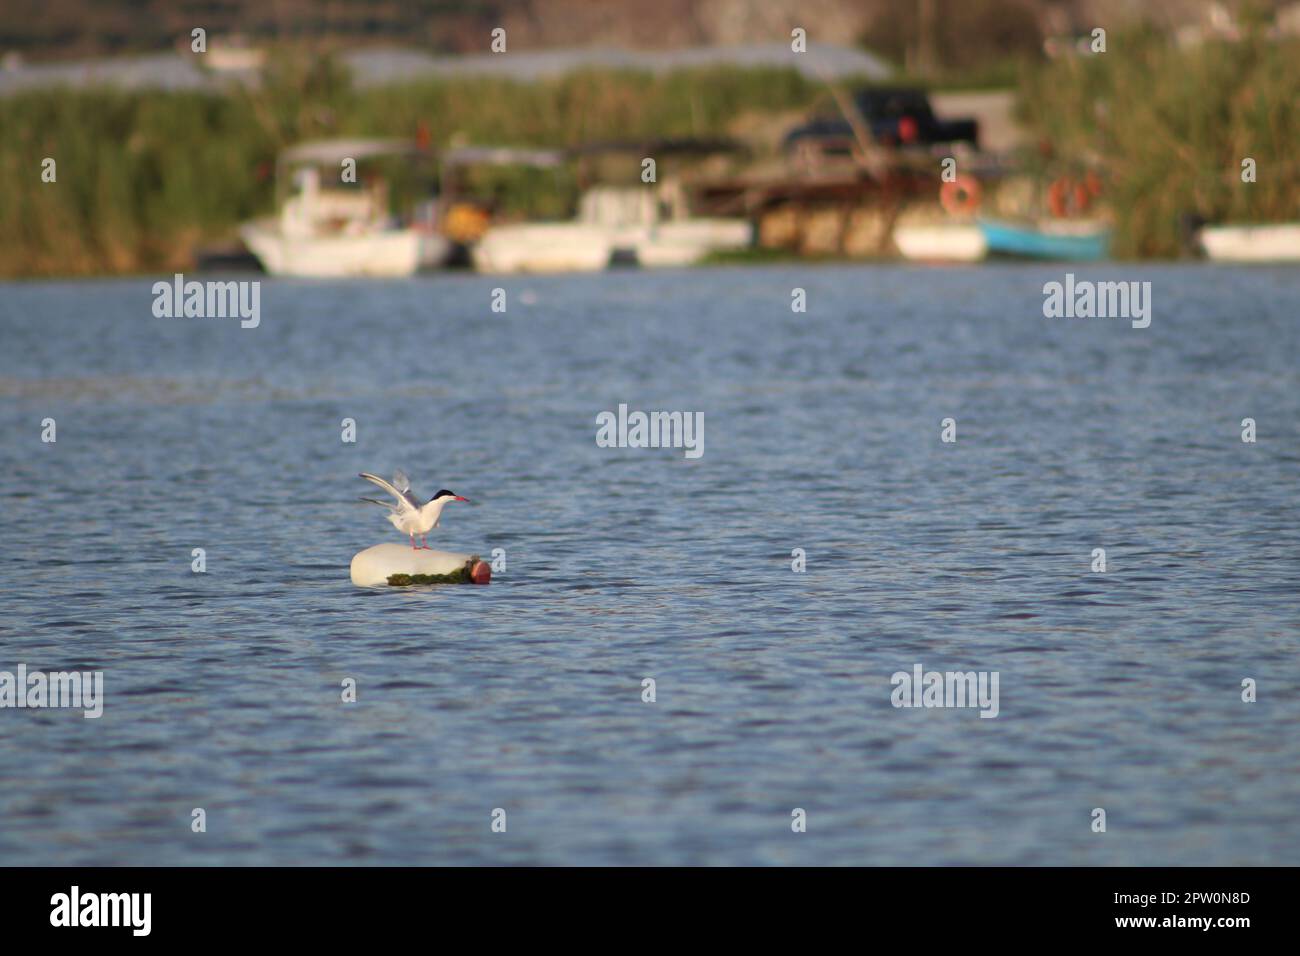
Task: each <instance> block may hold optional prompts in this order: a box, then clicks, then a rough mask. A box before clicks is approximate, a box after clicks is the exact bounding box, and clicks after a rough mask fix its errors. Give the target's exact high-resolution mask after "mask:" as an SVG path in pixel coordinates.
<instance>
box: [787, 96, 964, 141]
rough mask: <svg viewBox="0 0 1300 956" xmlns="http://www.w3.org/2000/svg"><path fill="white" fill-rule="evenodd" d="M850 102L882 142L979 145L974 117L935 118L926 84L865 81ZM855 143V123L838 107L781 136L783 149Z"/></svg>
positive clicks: (877, 139)
mask: <svg viewBox="0 0 1300 956" xmlns="http://www.w3.org/2000/svg"><path fill="white" fill-rule="evenodd" d="M853 102H854V104H855V105H856V106H857V108H858V112H859V113H860V114H861V115H862V119H863V121H864V122H865V123H866V126H867V129H868V130H870V132H871V137H872V139H873V140H875V142H876V143H877V144H879V145H881V146H889V147H896V148H928V147H930V146H943V145H948V144H951V143H969V144H970V146H971V148H977V147H978V141H979V123H977V122H976V121H975V120H973V119H953V120H941V119H939V118H938V117H936V116H935V115H934V111H933V110H932V109H930V99H929V97H928V96H926V94H925V91H924V90H918V89H909V88H903V87H869V88H867V89H862V90H858V91H857V92H856V93H855V94H854V95H853ZM853 144H854V137H853V128H852V127H851V126H850V125H849V122H848V120H846V119H845V118H844V117H843V116H842V115H840V114H839V113H838V112H836V113H835V114H834V115H826V116H821V117H817V118H814V119H812V120H810V121H809V122H808V123H805V124H804V125H802V126H797V127H795V128H794V129H792V130H790V132H788V133H787V134H786V136H785V141H784V145H785V150H786V153H787V154H798V153H806V152H808V151H809V150H813V151H816V152H820V153H823V154H844V155H847V154H849V153H850V152H851V150H852V148H853Z"/></svg>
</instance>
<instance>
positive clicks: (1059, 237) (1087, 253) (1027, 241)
mask: <svg viewBox="0 0 1300 956" xmlns="http://www.w3.org/2000/svg"><path fill="white" fill-rule="evenodd" d="M979 227H980V231H982V232H983V233H984V240H985V242H986V243H987V245H988V251H989V255H992V256H999V255H1001V256H1017V257H1019V258H1024V259H1059V260H1065V261H1069V262H1089V261H1095V260H1098V259H1105V258H1106V255H1107V253H1108V252H1109V250H1110V227H1109V226H1107V225H1105V224H1104V223H1100V222H1087V221H1082V220H1075V221H1071V220H1060V221H1051V220H1048V221H1042V222H1037V223H1015V222H1006V221H1003V220H997V219H981V220H980V221H979Z"/></svg>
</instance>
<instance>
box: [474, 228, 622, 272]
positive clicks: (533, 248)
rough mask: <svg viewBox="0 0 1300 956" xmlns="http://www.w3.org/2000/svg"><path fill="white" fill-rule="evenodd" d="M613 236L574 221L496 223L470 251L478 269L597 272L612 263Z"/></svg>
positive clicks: (484, 270) (493, 270)
mask: <svg viewBox="0 0 1300 956" xmlns="http://www.w3.org/2000/svg"><path fill="white" fill-rule="evenodd" d="M612 253H613V244H612V242H611V241H610V237H609V236H608V235H607V234H606V232H605V231H604V230H602V229H599V228H597V227H594V226H583V225H578V224H574V223H533V224H529V225H518V226H494V227H492V228H491V229H489V230H488V231H487V232H485V233H484V234H483V238H481V239H480V240H479V241H478V243H476V244H475V246H474V248H473V249H472V250H471V251H470V257H471V259H472V260H473V263H474V268H475V269H476V270H477V271H479V272H489V273H511V272H598V271H600V270H601V269H604V268H605V267H606V266H608V265H609V260H610V256H611V254H612Z"/></svg>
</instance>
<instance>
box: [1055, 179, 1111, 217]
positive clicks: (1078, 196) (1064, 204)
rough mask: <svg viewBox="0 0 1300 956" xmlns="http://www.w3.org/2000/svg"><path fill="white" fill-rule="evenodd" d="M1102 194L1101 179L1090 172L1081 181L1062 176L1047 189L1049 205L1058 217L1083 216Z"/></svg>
mask: <svg viewBox="0 0 1300 956" xmlns="http://www.w3.org/2000/svg"><path fill="white" fill-rule="evenodd" d="M1100 195H1101V180H1100V179H1098V178H1097V174H1096V173H1093V172H1090V173H1088V174H1087V175H1086V176H1084V178H1083V179H1082V180H1080V181H1076V180H1074V179H1071V178H1070V177H1069V176H1062V177H1061V178H1060V179H1058V180H1056V182H1054V183H1052V185H1051V186H1050V187H1048V190H1047V206H1048V208H1049V209H1051V210H1052V215H1053V216H1055V217H1056V218H1058V219H1066V218H1069V217H1070V216H1081V215H1083V214H1084V213H1086V212H1087V211H1088V209H1089V208H1090V207H1091V206H1092V200H1093V199H1094V198H1095V197H1097V196H1100Z"/></svg>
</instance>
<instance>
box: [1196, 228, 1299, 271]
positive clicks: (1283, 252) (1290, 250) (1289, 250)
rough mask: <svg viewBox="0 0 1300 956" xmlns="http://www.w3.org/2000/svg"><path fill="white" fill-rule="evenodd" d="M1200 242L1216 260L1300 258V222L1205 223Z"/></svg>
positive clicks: (1287, 259) (1242, 260)
mask: <svg viewBox="0 0 1300 956" xmlns="http://www.w3.org/2000/svg"><path fill="white" fill-rule="evenodd" d="M1200 241H1201V248H1202V249H1204V250H1205V254H1206V256H1208V257H1209V258H1210V259H1212V260H1214V261H1215V262H1296V261H1300V223H1295V222H1290V223H1274V224H1271V225H1242V226H1205V227H1203V228H1202V229H1201V231H1200Z"/></svg>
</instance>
